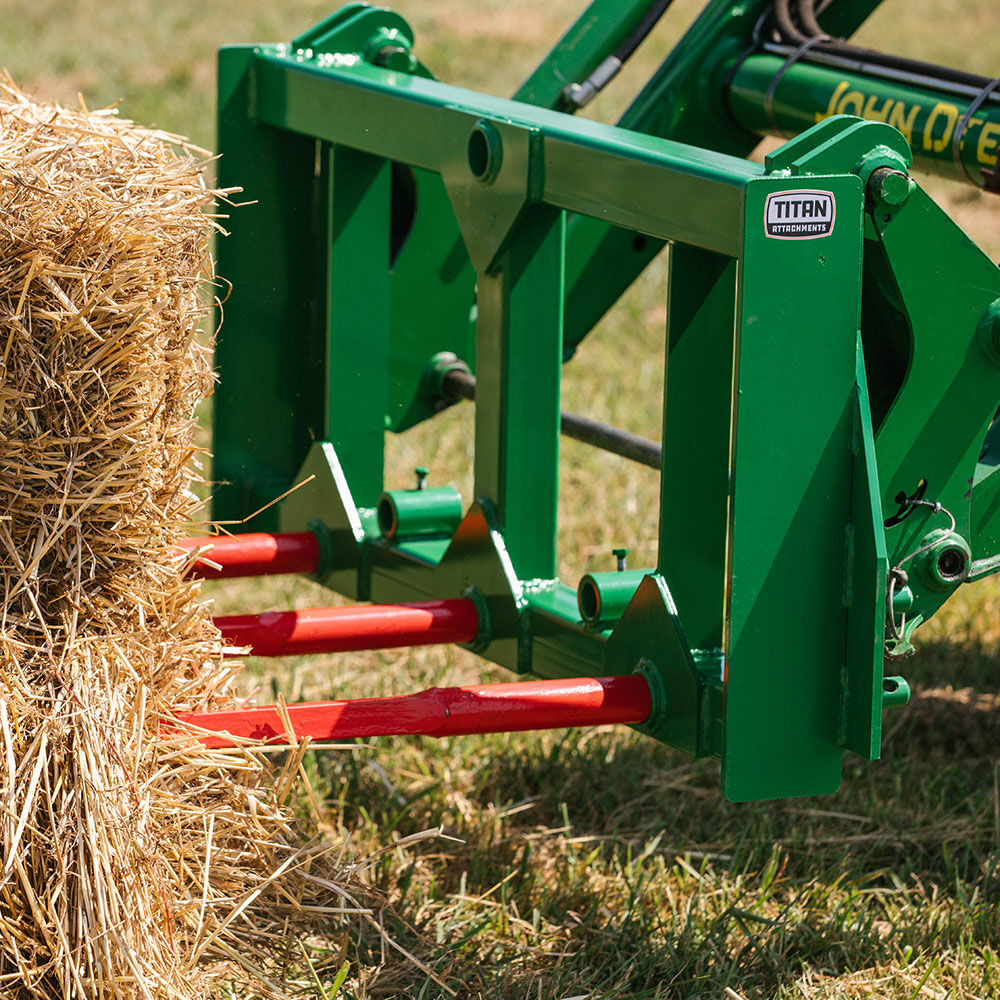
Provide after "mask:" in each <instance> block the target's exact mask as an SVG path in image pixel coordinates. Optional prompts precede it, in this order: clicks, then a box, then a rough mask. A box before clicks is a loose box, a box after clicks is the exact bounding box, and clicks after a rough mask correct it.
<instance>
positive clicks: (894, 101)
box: [727, 55, 1000, 187]
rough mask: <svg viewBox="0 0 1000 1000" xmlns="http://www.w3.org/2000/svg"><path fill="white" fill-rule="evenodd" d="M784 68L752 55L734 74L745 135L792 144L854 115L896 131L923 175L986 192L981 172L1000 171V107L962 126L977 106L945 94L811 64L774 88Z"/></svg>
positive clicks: (732, 89)
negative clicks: (789, 139) (825, 123)
mask: <svg viewBox="0 0 1000 1000" xmlns="http://www.w3.org/2000/svg"><path fill="white" fill-rule="evenodd" d="M785 63H786V60H785V59H784V58H782V57H781V56H776V55H753V56H750V57H748V58H747V59H744V60H743V62H742V63H741V64H740V65H739V67H738V68H737V70H736V72H735V73H734V75H733V77H732V80H731V81H730V86H729V91H728V94H727V101H728V106H729V110H730V112H731V113H732V115H733V117H734V118H735V119H736V120H737V121H738V122H739V123H740V125H742V126H743V127H744V128H746V129H749V130H750V131H752V132H758V133H761V134H763V133H784V134H786V135H789V136H790V135H793V134H797V133H799V132H802V131H804V130H805V129H807V128H810V127H811V126H813V125H815V124H816V122H819V121H822V120H823V119H824V118H828V117H829V116H830V115H833V114H847V115H857V116H859V117H861V118H867V119H870V120H872V121H882V122H887V123H888V124H889V125H892V126H894V127H895V128H897V129H899V131H900V132H902V133H903V135H904V136H905V137H906V141H907V142H908V143H909V144H910V146H911V147H912V149H913V155H914V158H915V159H916V160H917V161H918V164H919V165H920V166H922V167H923V168H924V169H925V170H930V171H933V172H935V173H939V174H942V175H944V176H946V177H950V178H952V179H958V180H962V181H965V182H966V183H969V182H971V183H973V184H975V185H977V186H978V187H982V186H983V184H984V171H987V172H991V171H993V170H995V169H996V165H997V150H998V147H1000V103H997V102H996V101H993V100H984V101H983V102H982V103H981V104H980V106H979V107H978V108H977V109H976V110H975V111H974V113H973V114H972V116H971V117H970V118H969V119H968V121H965V116H966V113H967V112H968V110H969V107H970V105H972V104H973V102H974V101H975V100H976V98H975V97H972V96H970V97H962V96H958V95H957V94H955V93H952V92H950V91H949V90H948V89H947V88H945V87H944V86H942V88H941V89H940V90H937V89H934V88H933V87H931V86H926V87H923V86H917V85H916V84H915V83H913V82H907V83H902V82H895V81H888V80H880V79H873V78H872V77H870V76H864V75H862V74H859V73H852V72H848V71H845V70H843V69H835V68H830V67H826V66H817V65H815V64H811V63H807V62H799V63H796V64H795V65H793V66H791V67H789V68H788V69H787V70H786V71H785V72H784V74H783V75H781V76H780V78H779V79H778V82H777V84H775V83H774V80H775V78H776V77H777V76H778V74H779V73H781V71H782V68H783V67H784V66H785ZM769 95H770V96H769ZM769 105H770V107H769ZM956 132H957V133H958V146H959V147H960V148H959V149H958V150H957V158H958V162H956Z"/></svg>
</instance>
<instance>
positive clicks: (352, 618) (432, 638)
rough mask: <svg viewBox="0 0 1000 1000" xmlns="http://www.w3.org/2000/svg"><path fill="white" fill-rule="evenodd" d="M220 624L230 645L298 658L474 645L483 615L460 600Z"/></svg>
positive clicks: (240, 618)
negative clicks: (436, 645) (451, 644)
mask: <svg viewBox="0 0 1000 1000" xmlns="http://www.w3.org/2000/svg"><path fill="white" fill-rule="evenodd" d="M215 624H216V625H217V626H218V627H219V631H221V632H222V637H223V639H224V640H225V641H226V643H227V644H228V645H230V646H249V647H250V654H249V655H251V656H297V655H300V654H303V653H344V652H348V651H349V650H357V649H389V648H391V647H394V646H430V645H432V644H434V643H438V642H472V641H473V639H475V638H476V635H477V633H478V631H479V616H478V614H477V613H476V606H475V604H473V603H472V601H470V600H468V599H467V598H464V597H460V598H458V599H456V600H451V601H425V602H422V603H418V604H371V605H356V606H349V607H343V608H311V609H309V610H307V611H269V612H266V613H265V614H262V615H230V616H228V617H224V618H216V619H215Z"/></svg>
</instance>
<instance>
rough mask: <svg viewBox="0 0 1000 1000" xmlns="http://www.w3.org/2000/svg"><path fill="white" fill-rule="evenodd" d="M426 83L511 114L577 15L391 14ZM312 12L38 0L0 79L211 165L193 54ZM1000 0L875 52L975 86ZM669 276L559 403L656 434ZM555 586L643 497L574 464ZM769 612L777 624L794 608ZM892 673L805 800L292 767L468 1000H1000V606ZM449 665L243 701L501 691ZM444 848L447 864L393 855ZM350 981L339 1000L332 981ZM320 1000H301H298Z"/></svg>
mask: <svg viewBox="0 0 1000 1000" xmlns="http://www.w3.org/2000/svg"><path fill="white" fill-rule="evenodd" d="M699 6H700V4H699V3H698V2H697V0H678V3H677V4H676V5H675V8H674V10H672V11H671V14H670V15H669V17H668V18H667V19H666V20H665V23H664V25H663V30H661V31H659V32H658V33H657V35H656V37H654V38H652V39H651V40H650V41H649V42H648V44H647V45H645V46H644V47H643V49H642V50H640V53H639V54H638V56H637V57H636V60H635V62H634V64H631V65H630V66H629V67H627V69H626V71H625V72H624V73H623V75H622V77H623V78H622V79H621V81H620V82H619V84H617V85H616V87H617V88H618V89H617V91H616V93H609V94H608V95H607V96H606V97H602V98H601V100H600V102H598V104H597V107H596V109H595V112H594V113H595V114H599V115H603V116H606V117H613V115H614V114H615V111H616V109H618V108H620V107H621V105H622V103H623V100H624V98H623V97H622V94H627V93H629V92H630V91H631V90H634V89H635V87H636V86H637V85H638V83H639V81H641V80H642V79H643V77H644V76H645V75H646V74H648V72H649V70H650V68H651V66H653V65H655V62H656V59H657V58H658V57H659V56H660V55H662V53H663V52H664V51H665V50H666V48H667V47H668V45H669V42H670V38H671V36H672V35H675V34H676V32H677V30H678V26H679V25H681V24H683V22H684V21H685V19H688V18H690V17H691V16H692V15H693V13H694V12H695V11H696V10H697V9H698V8H699ZM399 9H400V10H401V11H402V12H403V13H404V14H406V15H407V16H408V17H409V18H410V19H411V21H412V23H413V24H414V26H415V28H416V30H417V34H418V44H419V50H420V53H421V55H422V56H423V58H424V59H425V60H426V61H427V62H428V63H429V64H430V65H431V66H432V67H433V68H435V69H436V70H437V71H438V73H439V75H440V76H441V77H442V78H444V79H446V80H448V81H450V82H456V83H460V84H462V85H465V86H470V87H475V88H481V89H486V90H488V91H490V92H493V93H498V94H505V93H509V92H510V91H512V90H513V89H514V87H515V86H516V85H517V83H518V82H519V80H520V79H521V78H522V77H523V76H524V75H526V73H527V72H528V71H529V70H530V68H531V67H532V66H533V65H534V63H535V62H536V61H537V60H538V59H539V58H540V57H541V55H542V54H543V53H544V51H545V49H546V47H547V45H548V44H549V43H550V42H551V41H552V40H554V38H555V37H556V36H557V35H558V33H559V31H560V30H561V29H562V27H563V26H564V25H565V24H566V23H568V21H569V19H570V18H571V17H572V15H573V13H574V12H575V10H576V5H575V4H574V3H571V2H570V0H553V2H550V3H549V4H547V5H542V4H539V3H537V2H533V3H529V2H527V0H483V2H481V3H477V4H474V5H473V4H470V3H468V0H461V2H460V0H420V2H418V0H409V2H407V0H402V2H401V3H400V4H399ZM327 12H328V10H327V8H326V7H325V6H323V5H320V4H317V3H311V2H304V0H294V2H286V3H283V4H275V3H264V2H262V0H248V2H246V3H243V4H240V5H234V4H228V5H225V4H221V3H215V4H212V3H201V4H194V3H180V2H175V3H164V2H163V0H155V2H154V0H141V2H133V3H128V4H126V3H125V2H124V0H102V2H96V0H78V2H75V3H70V4H57V3H54V2H51V0H36V2H34V3H32V4H18V5H16V7H14V9H8V10H5V12H4V19H3V20H4V24H3V41H2V43H0V64H5V65H6V66H7V67H8V69H9V70H10V72H11V73H12V74H13V76H14V78H15V79H16V80H17V81H18V82H19V83H20V84H21V85H22V86H24V87H26V88H28V89H30V90H32V91H34V92H35V93H37V94H38V95H39V96H43V97H46V98H52V99H58V100H60V101H62V102H63V103H72V102H74V101H75V99H76V94H77V92H78V91H79V92H82V94H83V95H84V98H85V100H86V101H87V103H88V105H90V106H92V107H94V106H99V105H104V104H110V103H113V102H115V101H117V100H121V101H122V113H123V114H125V115H127V116H128V117H131V118H135V119H136V120H139V121H141V122H143V123H144V124H149V125H156V126H159V127H162V128H165V129H168V130H171V131H178V132H182V133H185V134H187V135H190V136H191V137H192V138H193V139H194V140H195V141H196V142H198V143H200V144H202V145H211V144H212V135H213V130H214V125H213V121H214V95H213V79H214V69H213V60H214V51H215V49H216V47H217V46H218V45H219V44H221V43H223V42H227V41H234V42H235V41H247V40H253V39H258V40H281V39H287V38H289V37H291V36H292V35H294V34H296V33H298V32H299V31H301V30H303V29H304V28H305V27H307V26H308V25H310V24H312V23H313V22H315V21H316V20H318V19H319V18H320V17H321V16H323V15H324V14H326V13H327ZM998 25H1000V15H998V13H997V8H996V5H995V0H963V2H961V3H960V2H958V0H951V2H943V0H939V2H932V0H912V2H910V3H904V2H902V0H889V2H887V3H886V4H885V7H884V8H883V10H881V11H880V12H879V13H878V14H877V15H876V16H875V17H874V18H873V19H872V23H871V25H870V26H868V27H866V29H865V32H864V35H863V40H864V41H865V42H866V43H868V44H873V45H877V46H882V47H885V48H893V49H896V50H898V51H902V52H905V53H907V54H912V55H917V56H922V57H925V58H931V59H936V60H938V61H942V62H952V63H954V64H956V65H960V66H964V67H968V68H972V69H977V70H979V71H981V72H984V73H995V72H996V67H997V66H998V64H1000V33H998V32H997V30H996V29H997V27H998ZM932 190H933V191H934V192H935V194H937V195H939V196H940V198H941V199H942V200H943V201H944V202H945V203H946V205H947V206H948V208H949V210H950V211H951V212H952V213H953V214H954V215H955V216H956V218H958V220H959V221H960V223H961V224H962V225H963V226H964V227H965V228H966V229H967V230H968V231H969V232H970V233H971V234H972V235H973V236H974V237H975V238H976V239H977V240H978V241H979V242H980V243H981V244H982V245H983V246H984V247H985V248H986V249H987V250H988V252H989V253H991V254H992V255H993V257H994V259H997V258H1000V228H998V220H1000V211H998V209H997V207H995V204H994V203H993V202H991V201H990V200H989V199H987V198H985V197H983V196H981V195H979V194H978V193H976V192H968V191H963V190H957V189H953V188H950V187H948V186H947V185H945V184H943V183H941V182H932ZM664 286H665V271H664V267H663V262H662V261H660V262H658V263H657V264H656V265H654V266H653V267H652V268H650V270H649V271H648V272H647V274H646V275H645V276H644V277H643V279H642V280H641V281H640V282H639V283H638V284H637V286H636V287H635V288H634V289H633V290H632V292H630V294H629V295H628V296H627V298H626V300H625V301H624V302H623V303H621V304H620V306H619V307H618V308H617V309H616V310H615V311H614V312H613V314H612V316H611V317H610V318H609V319H608V320H607V321H606V322H605V323H604V324H603V325H602V327H601V329H600V330H598V331H597V332H596V333H595V334H594V335H593V337H592V338H590V339H588V341H586V342H585V343H584V345H583V347H582V348H581V350H580V352H579V355H578V357H577V359H576V360H575V361H574V362H573V364H572V365H571V366H569V368H568V369H567V372H566V376H565V381H564V389H565V396H566V403H565V405H566V406H567V407H568V408H570V409H577V410H580V411H585V412H587V413H588V414H590V415H592V416H595V417H597V418H599V419H606V420H609V421H611V422H613V423H616V424H618V425H619V426H624V427H627V428H628V429H630V430H634V431H636V432H639V433H644V434H647V435H650V436H656V435H657V434H658V425H659V421H660V413H659V398H660V392H661V386H662V370H663V353H662V340H663V321H664V316H665V312H664V309H663V294H664ZM470 448H471V422H470V409H469V408H468V407H465V408H455V409H454V410H453V411H450V412H449V413H447V414H446V415H444V416H443V417H442V418H439V420H437V421H435V422H434V425H433V426H431V427H424V428H417V429H416V430H414V431H413V432H410V433H408V434H406V435H403V436H401V437H400V438H394V439H392V440H391V441H390V442H389V463H390V469H389V474H388V479H389V482H390V484H391V485H402V484H404V483H409V481H410V476H411V470H412V468H413V467H414V466H416V465H419V464H429V465H432V466H433V470H434V471H433V475H434V481H435V482H437V483H446V482H451V483H453V484H455V485H456V486H458V487H459V488H460V489H462V490H463V492H464V494H465V495H466V496H468V495H469V489H470V485H471V484H470V482H469V455H470ZM561 487H562V490H563V493H562V496H563V501H562V509H561V527H560V536H559V546H560V572H561V574H562V575H563V576H564V578H565V579H567V580H575V579H578V578H579V576H580V575H582V574H583V573H584V572H586V571H588V570H591V569H595V568H607V567H609V566H610V565H611V557H610V550H611V548H612V547H613V546H614V545H616V544H625V545H628V546H629V547H630V549H632V551H633V553H634V560H635V562H634V564H636V565H638V564H642V563H648V561H651V560H652V558H653V556H654V553H655V544H656V515H655V510H656V488H657V482H656V476H655V475H654V474H652V473H649V472H648V471H647V470H643V469H637V468H633V467H630V466H627V465H626V464H625V463H623V462H621V461H619V460H617V459H615V458H613V457H611V456H607V455H602V454H594V453H591V452H589V451H587V450H586V449H584V448H583V447H582V446H578V445H576V444H575V443H572V442H569V443H567V444H566V445H565V448H564V467H563V470H562V482H561ZM211 594H212V596H213V597H214V599H215V601H216V603H217V607H218V610H219V613H225V612H227V611H235V610H250V609H263V608H265V607H290V606H295V605H298V606H308V605H310V604H317V603H323V602H326V601H327V600H328V598H329V595H327V594H326V593H325V592H323V591H320V590H319V589H318V588H316V587H314V586H312V585H310V584H305V583H301V582H299V581H285V580H281V581H271V582H267V583H257V582H255V583H252V584H245V583H233V584H228V585H218V586H216V587H215V589H214V590H213V591H211ZM789 613H793V612H792V610H791V609H790V612H789ZM920 639H921V640H922V641H921V648H920V652H919V654H918V656H917V657H916V658H915V659H913V660H910V661H907V662H906V663H905V664H904V665H903V668H902V669H903V671H904V672H905V674H906V676H907V677H908V679H909V680H910V682H911V684H912V685H913V687H914V691H915V696H914V698H913V700H912V702H911V704H910V705H909V706H907V707H906V708H904V709H901V710H898V711H896V712H894V713H893V714H890V715H888V716H887V727H886V728H887V736H886V740H885V745H884V753H883V758H882V760H881V761H879V762H877V763H875V764H870V765H869V764H865V763H862V762H860V761H858V760H856V759H848V760H847V761H846V762H845V767H844V783H843V787H842V790H841V791H840V792H839V793H838V794H837V795H833V796H829V797H827V798H823V799H806V800H795V801H788V802H775V803H755V804H744V805H734V804H731V803H727V802H725V801H724V800H723V799H722V798H721V797H720V795H719V792H718V774H717V767H716V765H715V764H713V763H712V762H704V761H699V762H692V761H691V760H689V759H687V758H685V757H683V756H681V755H679V754H676V753H673V752H672V751H669V750H667V749H665V748H663V747H661V746H658V745H656V744H653V743H651V742H649V741H647V740H645V739H643V738H641V737H639V736H638V735H636V734H635V733H633V732H631V731H630V730H625V729H599V730H592V731H570V732H554V733H542V734H526V735H505V736H492V737H482V738H472V737H468V738H458V739H450V740H444V741H440V742H435V741H431V740H404V739H383V740H378V741H370V742H367V743H365V744H363V745H361V746H359V747H358V748H357V749H356V750H354V751H351V752H342V753H327V754H315V755H312V756H311V757H310V759H309V762H308V775H309V779H310V784H311V787H312V789H313V791H314V793H315V801H316V806H315V807H314V806H312V805H311V804H310V803H309V800H308V798H307V797H306V796H303V799H302V802H301V808H302V809H303V811H306V810H314V809H315V810H316V811H318V820H319V823H320V826H321V828H322V829H323V830H324V831H325V832H326V833H327V834H328V835H329V836H331V837H332V838H335V839H336V838H343V839H344V840H346V841H347V842H348V844H349V850H350V851H351V852H352V854H353V855H354V856H356V857H363V856H366V855H369V854H371V855H373V860H372V863H371V867H370V869H369V873H368V877H369V878H370V881H371V884H372V887H373V892H376V893H378V894H381V895H382V896H384V898H385V899H386V900H387V901H388V904H389V905H388V906H387V908H386V909H385V911H384V920H385V925H386V928H387V930H389V931H390V933H391V934H392V935H393V936H394V938H395V939H396V940H397V941H398V942H399V943H400V944H401V945H403V946H404V947H406V948H407V949H409V950H410V951H411V952H412V953H414V954H415V955H416V956H418V957H419V958H420V960H421V961H422V962H423V963H426V965H427V966H428V967H430V968H431V969H432V970H433V972H434V975H435V977H436V979H437V980H441V981H443V982H445V983H447V984H448V986H449V987H450V988H451V989H453V990H454V991H456V992H457V993H458V995H459V996H461V997H468V998H474V997H488V998H496V1000H499V998H525V1000H535V998H539V1000H557V998H563V997H582V996H586V997H594V998H599V997H600V998H622V1000H624V998H642V997H649V998H653V997H661V998H664V1000H666V998H670V1000H680V998H689V997H690V998H703V997H704V998H720V1000H725V998H727V997H728V998H731V1000H732V998H743V1000H750V998H762V1000H763V998H767V1000H770V998H793V997H794V998H817V1000H820V998H822V1000H835V998H862V997H864V998H893V1000H897V998H898V1000H916V998H920V997H929V998H942V1000H943V998H945V997H947V998H950V1000H959V998H974V997H982V998H992V997H996V996H998V995H1000V957H998V951H1000V908H998V903H1000V797H998V792H997V787H998V786H997V780H998V765H1000V714H998V712H997V707H998V706H997V702H998V699H997V696H996V693H995V692H996V691H997V689H998V684H997V672H998V666H1000V589H998V587H997V585H996V583H994V582H991V581H987V582H984V583H982V584H978V585H976V586H975V587H970V588H968V589H967V590H965V591H963V592H962V593H961V594H960V595H959V596H958V597H957V598H956V599H955V600H954V601H953V602H952V603H951V604H950V605H949V606H948V607H946V608H945V609H944V611H943V612H942V613H941V614H940V615H939V616H938V618H937V619H935V621H934V622H932V623H931V624H930V625H928V626H927V627H926V628H925V629H924V630H923V632H922V633H921V635H920ZM504 676H506V675H504V674H502V672H501V671H499V670H498V669H496V668H494V667H492V666H490V665H489V664H483V663H482V662H481V661H478V660H477V659H476V658H475V657H473V656H471V655H470V654H466V653H464V652H462V651H444V650H438V649H422V650H403V651H398V652H391V653H384V654H367V655H357V656H349V657H336V658H313V659H308V660H306V659H303V660H295V661H291V662H287V663H281V664H266V663H258V664H255V665H253V666H252V667H251V668H249V669H248V671H247V675H246V682H247V684H248V686H250V685H251V684H257V685H259V686H260V687H261V688H262V695H263V696H265V697H268V698H269V697H270V695H271V692H272V688H274V689H280V690H281V691H283V692H284V693H285V695H286V697H287V698H288V699H289V700H299V699H306V698H322V697H330V696H351V695H377V694H387V693H397V692H405V691H411V690H417V689H419V688H421V687H425V686H429V685H432V684H452V683H462V682H470V681H474V680H477V679H501V678H503V677H504ZM437 827H441V828H442V829H443V831H444V833H445V834H446V835H447V838H435V839H424V840H418V841H416V842H414V843H410V844H402V845H400V843H399V842H400V841H403V840H405V838H407V837H410V836H412V835H414V834H418V833H420V832H422V831H425V830H427V829H432V828H437ZM305 944H307V945H309V949H308V950H307V954H308V956H309V959H308V962H307V961H305V960H304V959H303V957H302V956H303V953H302V951H301V950H300V948H299V943H298V942H290V943H289V948H290V952H289V955H290V958H289V961H290V970H291V973H292V976H293V978H295V979H297V980H298V981H300V982H301V984H302V989H303V991H305V993H306V995H311V996H315V997H319V996H322V995H323V994H324V993H325V994H326V996H327V998H329V997H330V996H333V995H334V994H335V993H336V995H338V996H340V997H344V998H355V997H362V996H364V997H373V998H374V997H400V998H418V997H420V998H436V997H441V996H445V995H446V994H445V993H444V991H443V989H442V988H441V987H440V986H439V985H437V983H436V982H435V980H432V979H430V978H428V977H427V976H426V975H425V974H424V973H423V972H421V971H420V970H419V969H418V968H417V967H415V966H414V965H412V964H410V963H409V962H407V961H406V960H404V959H402V958H400V957H399V956H398V955H396V954H394V953H392V952H389V953H388V954H387V955H385V956H383V954H382V952H381V948H380V945H379V941H378V938H377V936H376V935H374V934H370V933H362V932H358V931H356V930H354V929H351V930H350V931H349V933H347V934H346V935H342V934H341V933H340V932H339V930H337V929H334V933H333V934H331V936H330V937H329V939H327V940H325V941H324V940H320V939H319V938H317V939H316V940H315V941H312V942H305ZM345 959H346V960H347V961H349V962H350V963H351V966H350V973H349V975H348V978H347V980H346V982H345V983H344V984H343V986H341V987H339V992H338V991H337V988H336V987H335V980H336V977H337V975H338V972H339V970H341V968H342V967H343V962H344V960H345ZM310 991H311V992H310Z"/></svg>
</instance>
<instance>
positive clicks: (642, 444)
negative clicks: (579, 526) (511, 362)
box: [441, 368, 663, 469]
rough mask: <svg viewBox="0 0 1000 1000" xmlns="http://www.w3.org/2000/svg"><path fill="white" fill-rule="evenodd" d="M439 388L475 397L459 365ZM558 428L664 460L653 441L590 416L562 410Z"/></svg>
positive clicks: (471, 379) (638, 456)
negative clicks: (592, 418)
mask: <svg viewBox="0 0 1000 1000" xmlns="http://www.w3.org/2000/svg"><path fill="white" fill-rule="evenodd" d="M441 390H442V392H443V394H444V396H445V398H447V399H468V400H474V399H475V398H476V377H475V375H470V374H469V373H468V372H467V371H462V370H461V369H458V368H452V369H449V370H448V371H446V372H445V373H444V377H443V378H442V380H441ZM559 430H560V432H561V433H562V434H563V435H565V436H566V437H568V438H573V440H574V441H582V442H583V443H584V444H589V445H593V447H595V448H600V449H601V450H602V451H610V452H612V453H613V454H615V455H621V457H622V458H627V459H629V460H630V461H633V462H638V463H639V464H640V465H645V466H648V467H649V468H651V469H658V468H659V467H660V463H661V461H662V459H663V449H662V447H661V446H660V445H659V444H658V443H657V442H656V441H650V440H649V438H644V437H640V435H638V434H632V433H630V432H629V431H623V430H619V429H618V428H617V427H610V426H609V425H608V424H602V423H600V422H599V421H597V420H591V419H590V417H583V416H580V414H579V413H570V412H569V411H568V410H563V411H562V413H561V414H560V418H559Z"/></svg>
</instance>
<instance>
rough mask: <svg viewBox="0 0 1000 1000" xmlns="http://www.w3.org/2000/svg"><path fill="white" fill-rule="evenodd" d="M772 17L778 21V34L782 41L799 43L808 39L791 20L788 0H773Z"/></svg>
mask: <svg viewBox="0 0 1000 1000" xmlns="http://www.w3.org/2000/svg"><path fill="white" fill-rule="evenodd" d="M774 19H775V20H776V21H777V22H778V34H779V35H780V36H781V40H782V41H783V42H791V43H796V44H800V43H802V42H805V41H808V39H809V36H808V35H803V34H802V32H801V31H799V29H798V28H797V27H795V22H794V21H793V20H792V12H791V6H790V0H774Z"/></svg>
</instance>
